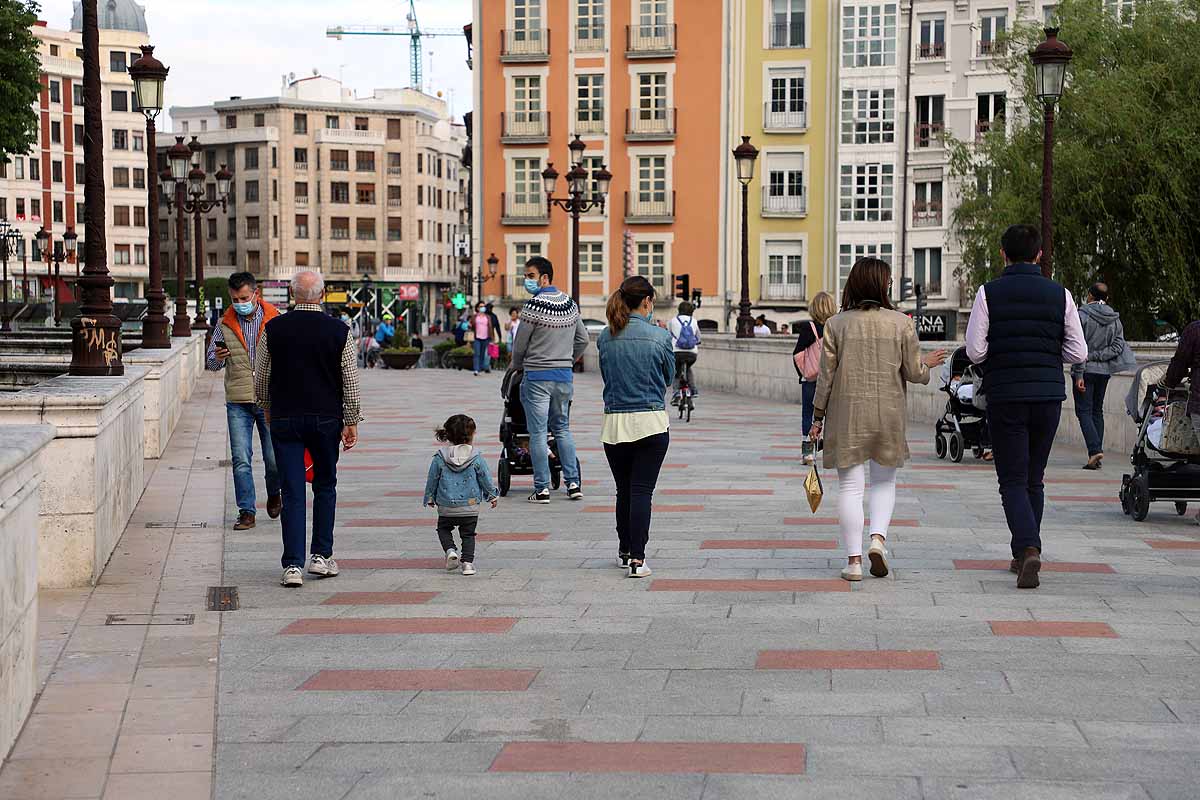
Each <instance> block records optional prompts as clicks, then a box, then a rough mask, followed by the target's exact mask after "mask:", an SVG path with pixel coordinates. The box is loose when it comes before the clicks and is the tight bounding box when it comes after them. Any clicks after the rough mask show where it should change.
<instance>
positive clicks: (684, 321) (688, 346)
mask: <svg viewBox="0 0 1200 800" xmlns="http://www.w3.org/2000/svg"><path fill="white" fill-rule="evenodd" d="M694 313H696V306H694V305H693V304H691V303H689V302H688V301H686V300H684V301H683V302H682V303H680V304H679V313H678V314H677V315H676V316H675V318H674V319H672V320H671V321H670V322H669V323H668V324H667V330H668V331H670V332H671V346H672V348H673V349H674V351H675V393H674V394H673V395H672V396H671V402H672V403H674V402H675V401H677V400H678V399H679V394H680V392H681V390H682V387H683V385H684V383H685V382H686V383H687V385H688V386H689V387H691V390H692V397H699V396H700V392H698V391H696V379H695V377H694V376H693V374H692V365H694V364H695V363H696V357H697V356H698V355H699V354H700V323H699V322H697V321H696V318H695V317H693V316H692V315H693V314H694Z"/></svg>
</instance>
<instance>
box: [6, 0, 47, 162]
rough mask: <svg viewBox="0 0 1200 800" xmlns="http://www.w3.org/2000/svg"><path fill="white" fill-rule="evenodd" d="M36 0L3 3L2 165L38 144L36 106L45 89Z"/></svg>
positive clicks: (9, 0)
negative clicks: (35, 32)
mask: <svg viewBox="0 0 1200 800" xmlns="http://www.w3.org/2000/svg"><path fill="white" fill-rule="evenodd" d="M38 10H39V7H38V4H37V2H36V0H0V163H7V162H8V160H9V155H10V154H12V155H23V154H24V153H27V152H28V151H29V149H30V148H31V147H32V146H33V143H34V142H35V141H37V122H38V117H37V112H36V111H34V108H33V106H34V104H35V103H36V102H37V98H38V93H39V92H40V91H41V90H42V84H41V70H42V68H41V62H40V60H39V59H38V40H37V38H36V37H35V36H34V35H33V34H32V33H31V32H30V28H32V27H33V24H34V23H35V22H37V15H38Z"/></svg>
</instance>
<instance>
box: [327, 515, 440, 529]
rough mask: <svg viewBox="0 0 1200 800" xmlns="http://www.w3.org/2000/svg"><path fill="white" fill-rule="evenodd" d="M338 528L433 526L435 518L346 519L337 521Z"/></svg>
mask: <svg viewBox="0 0 1200 800" xmlns="http://www.w3.org/2000/svg"><path fill="white" fill-rule="evenodd" d="M338 527H339V528H434V527H437V520H436V519H434V518H433V517H420V518H416V519H348V520H346V521H345V522H339V523H338Z"/></svg>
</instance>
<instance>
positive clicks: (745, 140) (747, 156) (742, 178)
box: [733, 136, 758, 339]
mask: <svg viewBox="0 0 1200 800" xmlns="http://www.w3.org/2000/svg"><path fill="white" fill-rule="evenodd" d="M733 158H734V161H735V162H736V164H737V178H738V181H739V182H740V183H741V184H742V301H741V302H740V303H739V304H738V318H737V338H739V339H753V338H754V318H753V317H751V316H750V308H751V303H750V182H751V181H752V180H754V161H755V159H757V158H758V148H756V147H755V146H754V145H752V144H750V137H749V136H743V137H742V143H741V144H739V145H738V146H737V147H735V148H734V150H733Z"/></svg>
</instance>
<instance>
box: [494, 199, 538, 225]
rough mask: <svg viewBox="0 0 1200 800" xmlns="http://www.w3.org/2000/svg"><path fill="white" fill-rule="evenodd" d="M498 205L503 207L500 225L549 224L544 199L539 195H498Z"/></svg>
mask: <svg viewBox="0 0 1200 800" xmlns="http://www.w3.org/2000/svg"><path fill="white" fill-rule="evenodd" d="M500 204H501V206H502V207H503V211H502V212H501V213H502V216H501V219H500V223H501V224H502V225H546V224H548V223H549V222H550V209H549V208H548V207H547V206H546V198H544V197H543V196H542V195H541V194H539V193H534V194H522V195H513V194H508V193H507V192H505V193H503V194H501V195H500Z"/></svg>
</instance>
